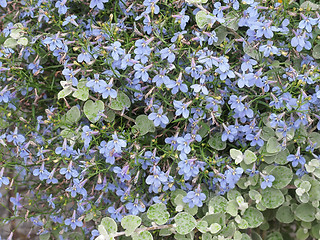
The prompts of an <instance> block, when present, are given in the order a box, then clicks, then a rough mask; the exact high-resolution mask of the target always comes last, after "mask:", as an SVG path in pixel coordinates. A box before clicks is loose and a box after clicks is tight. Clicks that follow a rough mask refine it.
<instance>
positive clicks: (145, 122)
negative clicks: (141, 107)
mask: <svg viewBox="0 0 320 240" xmlns="http://www.w3.org/2000/svg"><path fill="white" fill-rule="evenodd" d="M136 126H137V127H138V130H139V132H140V135H145V134H147V133H148V132H154V131H155V130H156V129H155V126H154V124H153V121H151V120H149V119H148V116H147V115H139V116H138V117H137V118H136Z"/></svg>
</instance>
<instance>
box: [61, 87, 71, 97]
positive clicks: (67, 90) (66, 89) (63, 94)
mask: <svg viewBox="0 0 320 240" xmlns="http://www.w3.org/2000/svg"><path fill="white" fill-rule="evenodd" d="M70 93H72V90H71V88H70V87H66V88H64V89H62V90H61V91H60V92H59V93H58V99H60V98H65V97H66V96H68V95H69V94H70Z"/></svg>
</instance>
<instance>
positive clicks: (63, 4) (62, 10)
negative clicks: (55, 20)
mask: <svg viewBox="0 0 320 240" xmlns="http://www.w3.org/2000/svg"><path fill="white" fill-rule="evenodd" d="M66 3H67V0H62V1H57V2H56V4H55V7H56V8H58V13H59V14H60V15H61V14H66V12H67V10H68V7H67V6H66Z"/></svg>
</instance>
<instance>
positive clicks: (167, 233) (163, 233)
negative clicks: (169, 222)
mask: <svg viewBox="0 0 320 240" xmlns="http://www.w3.org/2000/svg"><path fill="white" fill-rule="evenodd" d="M171 234H172V231H170V229H168V228H164V229H160V231H159V236H164V237H167V236H170V235H171Z"/></svg>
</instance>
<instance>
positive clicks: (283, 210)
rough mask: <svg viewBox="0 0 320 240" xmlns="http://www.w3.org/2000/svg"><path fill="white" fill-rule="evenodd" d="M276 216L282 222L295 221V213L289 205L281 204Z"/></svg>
mask: <svg viewBox="0 0 320 240" xmlns="http://www.w3.org/2000/svg"><path fill="white" fill-rule="evenodd" d="M276 218H277V220H278V221H279V222H281V223H292V222H293V221H294V214H293V212H292V211H291V208H290V207H289V206H281V207H280V208H279V209H278V210H277V214H276Z"/></svg>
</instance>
